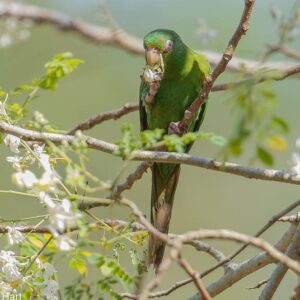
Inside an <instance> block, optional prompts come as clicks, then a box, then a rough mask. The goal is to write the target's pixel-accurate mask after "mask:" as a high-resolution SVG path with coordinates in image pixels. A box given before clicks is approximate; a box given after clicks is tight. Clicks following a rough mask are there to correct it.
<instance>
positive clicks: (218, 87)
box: [67, 65, 300, 135]
mask: <svg viewBox="0 0 300 300" xmlns="http://www.w3.org/2000/svg"><path fill="white" fill-rule="evenodd" d="M269 71H270V70H269ZM278 72H279V74H275V75H274V74H272V75H266V76H262V77H261V78H260V79H259V80H258V81H256V82H254V84H259V83H262V82H264V81H267V80H274V81H281V80H284V79H285V78H287V77H290V76H292V75H296V74H299V73H300V65H295V66H293V67H288V68H286V69H282V70H278ZM251 81H253V77H249V78H245V79H243V80H240V81H232V82H227V83H221V84H215V85H213V87H212V88H211V91H212V92H220V91H225V90H228V89H232V88H234V87H237V86H239V85H242V84H245V83H247V82H251ZM138 109H139V104H138V103H127V104H125V105H124V106H122V107H121V108H119V109H116V110H112V111H108V112H104V113H100V114H97V115H94V116H92V117H90V118H88V119H86V120H84V121H82V122H80V123H79V124H78V125H76V126H75V127H74V128H72V129H70V130H69V131H68V133H67V134H69V135H73V134H75V132H76V131H77V130H81V131H86V130H89V129H92V128H93V127H94V126H96V125H99V124H101V123H102V122H104V121H108V120H117V119H119V118H121V117H123V116H124V115H126V114H129V113H131V112H134V111H137V110H138Z"/></svg>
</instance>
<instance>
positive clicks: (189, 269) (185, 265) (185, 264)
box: [178, 256, 213, 300]
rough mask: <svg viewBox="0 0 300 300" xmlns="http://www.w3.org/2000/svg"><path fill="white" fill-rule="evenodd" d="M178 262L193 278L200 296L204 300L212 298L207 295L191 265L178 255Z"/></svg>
mask: <svg viewBox="0 0 300 300" xmlns="http://www.w3.org/2000/svg"><path fill="white" fill-rule="evenodd" d="M178 262H179V264H180V265H181V267H182V268H183V269H184V270H185V271H186V273H187V274H188V275H189V276H190V277H191V278H192V279H193V281H194V283H195V285H196V287H197V289H198V291H199V294H200V295H201V296H202V298H203V299H204V300H213V299H212V297H211V296H210V295H209V293H208V291H207V290H206V288H205V285H204V284H203V282H202V280H201V278H200V277H199V274H198V273H197V272H195V271H194V270H193V268H192V267H191V265H190V264H189V263H188V262H187V260H185V259H184V258H183V257H182V256H179V259H178Z"/></svg>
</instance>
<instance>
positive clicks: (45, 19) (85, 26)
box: [0, 3, 295, 74]
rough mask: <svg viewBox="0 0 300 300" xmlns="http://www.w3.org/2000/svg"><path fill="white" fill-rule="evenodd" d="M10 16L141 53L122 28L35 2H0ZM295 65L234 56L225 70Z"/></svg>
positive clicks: (1, 13) (214, 56)
mask: <svg viewBox="0 0 300 300" xmlns="http://www.w3.org/2000/svg"><path fill="white" fill-rule="evenodd" d="M5 17H13V18H16V19H18V20H30V21H33V22H35V23H37V24H40V23H44V24H50V25H53V26H55V27H57V28H58V29H60V30H63V31H69V32H74V33H76V34H78V35H80V36H81V37H84V38H86V39H87V40H89V41H91V42H93V43H95V44H100V45H110V46H115V47H118V48H121V49H123V50H126V51H128V52H129V53H133V54H143V53H144V49H143V43H142V40H141V39H139V38H137V37H135V36H133V35H130V34H129V33H126V32H125V31H124V30H120V29H118V30H117V31H116V30H112V29H109V28H106V27H101V26H97V25H93V24H89V23H87V22H85V21H83V20H81V19H79V18H74V17H71V16H68V15H65V14H63V13H60V12H57V11H54V10H50V9H45V8H40V7H38V6H35V5H25V4H20V3H1V4H0V18H5ZM201 52H202V53H203V54H204V55H206V57H207V58H208V60H209V62H210V64H211V65H217V64H218V62H219V61H220V56H221V54H220V53H217V52H214V51H210V50H201ZM294 65H295V64H293V63H289V62H276V61H273V62H267V63H263V64H262V63H261V62H259V61H253V60H249V59H242V58H233V59H232V60H231V62H230V63H229V65H228V68H227V69H228V70H231V71H240V70H241V67H243V70H245V72H246V73H249V74H253V73H255V72H256V71H257V70H258V69H265V68H266V69H279V70H281V69H285V68H287V67H293V66H294Z"/></svg>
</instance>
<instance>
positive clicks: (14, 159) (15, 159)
mask: <svg viewBox="0 0 300 300" xmlns="http://www.w3.org/2000/svg"><path fill="white" fill-rule="evenodd" d="M22 160H23V157H20V156H17V155H15V156H7V157H6V161H7V162H10V163H12V166H13V168H14V169H16V170H20V169H21V162H22Z"/></svg>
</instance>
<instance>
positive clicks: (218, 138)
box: [209, 134, 226, 146]
mask: <svg viewBox="0 0 300 300" xmlns="http://www.w3.org/2000/svg"><path fill="white" fill-rule="evenodd" d="M209 140H210V141H211V142H212V143H214V144H215V145H217V146H224V145H225V144H226V139H225V138H224V137H222V136H219V135H215V134H212V135H211V136H210V137H209Z"/></svg>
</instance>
